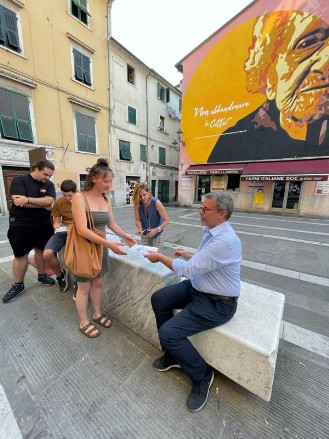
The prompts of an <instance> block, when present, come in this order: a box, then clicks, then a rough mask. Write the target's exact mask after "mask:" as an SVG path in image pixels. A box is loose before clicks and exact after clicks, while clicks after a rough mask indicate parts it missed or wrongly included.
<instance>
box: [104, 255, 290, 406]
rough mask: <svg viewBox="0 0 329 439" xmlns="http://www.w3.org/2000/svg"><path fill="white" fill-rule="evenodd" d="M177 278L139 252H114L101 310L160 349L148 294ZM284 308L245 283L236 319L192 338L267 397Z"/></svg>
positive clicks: (277, 297) (224, 369)
mask: <svg viewBox="0 0 329 439" xmlns="http://www.w3.org/2000/svg"><path fill="white" fill-rule="evenodd" d="M179 281H180V278H178V277H177V276H176V275H175V274H174V273H173V272H172V271H171V270H169V269H168V268H166V267H165V266H164V265H163V264H161V263H156V264H152V263H151V262H149V261H148V260H147V259H145V258H144V257H143V255H142V254H141V253H138V252H133V251H129V254H128V255H127V256H118V255H115V254H113V253H112V252H110V261H109V274H108V275H107V276H106V278H105V281H104V286H103V295H102V296H103V297H102V308H103V310H104V311H106V312H108V313H110V314H111V315H112V316H113V317H115V318H116V319H118V320H119V321H120V322H121V323H123V324H124V325H126V326H127V327H129V328H130V329H131V330H133V331H134V332H136V333H137V334H139V335H140V336H141V337H143V338H144V339H145V340H147V341H149V342H150V343H152V344H153V345H154V346H156V347H158V348H160V345H159V339H158V334H157V329H156V324H155V318H154V314H153V311H152V307H151V302H150V298H151V295H152V293H153V292H154V291H156V290H158V289H159V288H162V287H163V286H166V285H171V284H173V283H176V282H179ZM283 307H284V295H283V294H281V293H277V292H274V291H271V290H268V289H265V288H261V287H257V286H255V285H251V284H247V283H244V282H243V283H242V291H241V296H240V299H239V302H238V310H237V313H236V315H235V316H234V318H233V319H232V320H231V321H230V322H228V323H226V324H225V325H223V326H219V327H217V328H214V329H211V330H208V331H204V332H202V333H200V334H197V335H194V336H192V337H191V341H192V343H193V344H194V345H195V347H196V348H197V349H198V351H199V352H200V353H201V355H202V356H203V358H204V359H205V360H206V361H207V362H208V363H209V364H211V365H212V366H213V367H214V368H215V369H216V370H218V371H219V372H221V373H223V374H224V375H225V376H227V377H229V378H230V379H232V380H233V381H235V382H236V383H238V384H240V385H241V386H243V387H244V388H246V389H248V390H249V391H250V392H252V393H254V394H255V395H257V396H259V397H260V398H262V399H264V400H266V401H269V400H270V398H271V392H272V385H273V379H274V372H275V365H276V358H277V352H278V344H279V338H280V335H281V324H282V314H283Z"/></svg>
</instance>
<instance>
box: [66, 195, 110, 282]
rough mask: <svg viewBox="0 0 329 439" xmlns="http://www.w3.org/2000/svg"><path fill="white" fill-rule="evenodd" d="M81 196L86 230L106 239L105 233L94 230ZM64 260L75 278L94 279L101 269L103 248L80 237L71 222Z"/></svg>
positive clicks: (92, 221) (90, 215)
mask: <svg viewBox="0 0 329 439" xmlns="http://www.w3.org/2000/svg"><path fill="white" fill-rule="evenodd" d="M82 195H83V197H84V199H85V203H86V215H87V224H88V228H89V229H90V230H92V231H93V232H94V233H96V234H97V235H99V236H101V237H102V238H106V233H105V232H103V231H101V230H98V229H96V227H95V224H94V219H93V216H92V214H91V211H90V207H89V204H88V201H87V199H86V197H85V196H84V194H82ZM64 260H65V264H66V266H67V268H68V269H69V270H70V271H71V272H72V273H73V274H75V275H76V276H80V277H86V278H94V277H96V276H97V275H98V274H99V272H100V271H101V269H102V262H103V246H102V245H101V244H96V243H95V242H92V241H89V240H88V239H86V238H84V237H83V236H82V235H80V234H79V233H78V231H77V228H76V225H75V222H74V221H73V224H72V225H70V226H68V229H67V239H66V244H65V250H64Z"/></svg>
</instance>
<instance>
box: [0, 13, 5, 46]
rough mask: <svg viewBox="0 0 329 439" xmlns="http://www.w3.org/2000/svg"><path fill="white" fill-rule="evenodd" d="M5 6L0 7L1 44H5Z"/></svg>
mask: <svg viewBox="0 0 329 439" xmlns="http://www.w3.org/2000/svg"><path fill="white" fill-rule="evenodd" d="M3 9H4V8H3V6H1V5H0V44H4V43H5V26H4V19H3V16H2V14H3Z"/></svg>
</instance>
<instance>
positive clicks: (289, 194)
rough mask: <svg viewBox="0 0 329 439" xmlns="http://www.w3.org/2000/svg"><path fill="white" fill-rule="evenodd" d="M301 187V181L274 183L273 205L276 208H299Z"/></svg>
mask: <svg viewBox="0 0 329 439" xmlns="http://www.w3.org/2000/svg"><path fill="white" fill-rule="evenodd" d="M301 187H302V183H301V182H300V181H294V182H292V181H287V182H284V181H278V182H276V183H274V190H273V199H272V207H273V208H274V209H291V210H298V205H299V197H300V192H301Z"/></svg>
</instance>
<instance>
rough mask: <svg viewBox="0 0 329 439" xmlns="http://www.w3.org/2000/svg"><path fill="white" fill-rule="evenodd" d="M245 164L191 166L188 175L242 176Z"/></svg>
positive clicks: (187, 171) (186, 172)
mask: <svg viewBox="0 0 329 439" xmlns="http://www.w3.org/2000/svg"><path fill="white" fill-rule="evenodd" d="M245 165H246V164H245V163H227V164H211V165H210V164H209V165H206V164H202V165H190V166H189V167H188V168H187V169H186V171H185V174H186V175H218V174H241V173H242V171H243V168H244V167H245Z"/></svg>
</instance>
